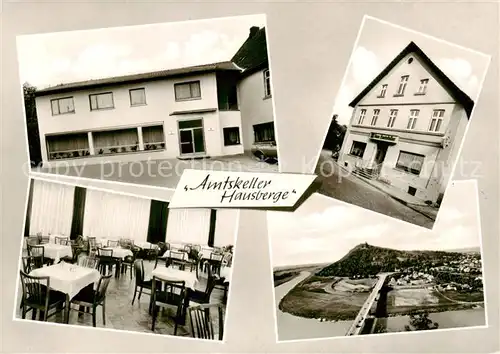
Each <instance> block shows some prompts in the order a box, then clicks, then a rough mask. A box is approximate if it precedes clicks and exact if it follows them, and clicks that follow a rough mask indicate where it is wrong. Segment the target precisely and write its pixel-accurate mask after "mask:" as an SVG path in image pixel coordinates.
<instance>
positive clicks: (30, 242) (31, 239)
mask: <svg viewBox="0 0 500 354" xmlns="http://www.w3.org/2000/svg"><path fill="white" fill-rule="evenodd" d="M39 243H40V239H39V238H38V236H28V238H27V240H26V245H27V246H36V245H38V244H39Z"/></svg>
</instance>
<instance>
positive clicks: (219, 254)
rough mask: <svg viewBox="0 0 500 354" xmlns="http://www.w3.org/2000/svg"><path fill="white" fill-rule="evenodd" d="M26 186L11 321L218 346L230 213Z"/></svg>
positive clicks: (65, 187)
mask: <svg viewBox="0 0 500 354" xmlns="http://www.w3.org/2000/svg"><path fill="white" fill-rule="evenodd" d="M168 204H169V203H168V202H167V201H163V200H154V199H149V198H144V197H140V196H136V195H129V194H122V193H117V192H115V191H113V192H112V191H107V190H104V189H94V188H90V187H87V188H84V187H81V186H77V185H72V184H67V183H61V182H57V181H52V180H49V179H41V178H32V179H31V180H30V185H29V191H28V198H27V204H26V218H25V225H24V233H23V237H22V238H21V239H22V242H21V245H22V246H21V251H20V259H19V278H18V289H17V304H16V309H15V311H14V313H15V318H16V319H23V320H34V321H40V322H48V323H59V324H66V325H77V326H87V327H96V328H106V329H114V330H126V331H135V332H143V333H156V334H162V335H173V336H182V337H191V338H198V339H205V340H223V334H224V323H225V317H226V306H227V303H228V298H229V295H230V283H231V274H232V263H233V254H234V244H235V237H236V232H237V226H238V225H237V220H238V211H237V210H235V209H174V208H172V209H170V208H169V205H168Z"/></svg>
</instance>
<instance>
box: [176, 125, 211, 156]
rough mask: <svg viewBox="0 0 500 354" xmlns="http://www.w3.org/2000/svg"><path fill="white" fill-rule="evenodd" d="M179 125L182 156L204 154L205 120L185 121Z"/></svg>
mask: <svg viewBox="0 0 500 354" xmlns="http://www.w3.org/2000/svg"><path fill="white" fill-rule="evenodd" d="M178 124H179V145H180V152H181V155H189V154H203V153H204V152H205V136H204V133H203V120H202V119H193V120H184V121H179V123H178Z"/></svg>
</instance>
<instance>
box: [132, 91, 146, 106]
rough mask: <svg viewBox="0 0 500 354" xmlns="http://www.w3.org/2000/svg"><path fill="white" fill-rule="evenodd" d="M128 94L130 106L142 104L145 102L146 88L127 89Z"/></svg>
mask: <svg viewBox="0 0 500 354" xmlns="http://www.w3.org/2000/svg"><path fill="white" fill-rule="evenodd" d="M129 96H130V105H131V106H143V105H145V104H146V90H145V89H144V88H137V89H131V90H129Z"/></svg>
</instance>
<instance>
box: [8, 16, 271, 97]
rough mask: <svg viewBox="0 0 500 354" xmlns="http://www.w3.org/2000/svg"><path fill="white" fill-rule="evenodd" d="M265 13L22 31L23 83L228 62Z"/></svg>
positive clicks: (44, 84)
mask: <svg viewBox="0 0 500 354" xmlns="http://www.w3.org/2000/svg"><path fill="white" fill-rule="evenodd" d="M265 21H266V17H265V15H249V16H238V17H227V18H218V19H210V20H199V21H185V22H173V23H162V24H150V25H141V26H126V27H115V28H103V29H94V30H82V31H69V32H54V33H47V34H35V35H24V36H19V37H18V38H17V51H18V61H19V75H20V80H21V83H25V82H29V83H30V84H31V85H33V86H36V87H38V88H44V87H47V86H53V85H58V84H61V83H68V82H75V81H83V80H89V79H99V78H104V77H110V76H120V75H127V74H134V73H143V72H150V71H157V70H164V69H173V68H179V67H185V66H192V65H201V64H210V63H215V62H220V61H228V60H230V59H231V58H232V56H233V55H234V54H235V53H236V51H237V50H238V49H239V48H240V46H241V45H242V44H243V43H244V42H245V40H246V39H247V38H248V35H249V30H250V27H252V26H258V27H264V26H265Z"/></svg>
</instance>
